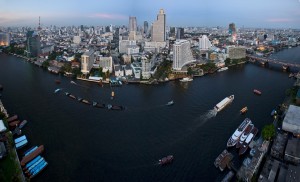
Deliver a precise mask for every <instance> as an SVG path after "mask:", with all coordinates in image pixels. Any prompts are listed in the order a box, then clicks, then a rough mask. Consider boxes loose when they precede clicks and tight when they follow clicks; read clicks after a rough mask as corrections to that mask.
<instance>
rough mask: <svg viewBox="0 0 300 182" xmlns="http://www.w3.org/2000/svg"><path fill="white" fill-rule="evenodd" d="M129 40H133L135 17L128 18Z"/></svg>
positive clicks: (135, 28) (135, 26) (135, 27)
mask: <svg viewBox="0 0 300 182" xmlns="http://www.w3.org/2000/svg"><path fill="white" fill-rule="evenodd" d="M128 29H129V40H135V36H136V30H137V24H136V17H134V16H130V17H129V26H128Z"/></svg>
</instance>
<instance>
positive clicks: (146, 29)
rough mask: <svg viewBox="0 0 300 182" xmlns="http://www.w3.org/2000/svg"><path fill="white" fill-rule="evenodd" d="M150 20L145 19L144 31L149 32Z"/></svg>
mask: <svg viewBox="0 0 300 182" xmlns="http://www.w3.org/2000/svg"><path fill="white" fill-rule="evenodd" d="M148 26H149V25H148V22H147V21H144V33H147V32H148Z"/></svg>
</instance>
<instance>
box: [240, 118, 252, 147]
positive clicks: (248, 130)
mask: <svg viewBox="0 0 300 182" xmlns="http://www.w3.org/2000/svg"><path fill="white" fill-rule="evenodd" d="M253 127H254V125H253V124H249V125H248V126H247V128H246V129H245V131H244V132H243V134H242V136H241V137H240V139H239V142H237V143H236V148H240V147H241V146H242V145H243V143H244V141H245V140H246V138H247V137H248V135H249V134H250V132H251V131H252V129H253Z"/></svg>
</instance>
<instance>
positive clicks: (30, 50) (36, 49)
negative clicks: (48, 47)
mask: <svg viewBox="0 0 300 182" xmlns="http://www.w3.org/2000/svg"><path fill="white" fill-rule="evenodd" d="M26 36H27V45H26V49H27V56H29V57H37V56H38V55H39V54H40V53H41V41H40V36H39V35H38V34H37V32H34V31H28V32H27V35H26Z"/></svg>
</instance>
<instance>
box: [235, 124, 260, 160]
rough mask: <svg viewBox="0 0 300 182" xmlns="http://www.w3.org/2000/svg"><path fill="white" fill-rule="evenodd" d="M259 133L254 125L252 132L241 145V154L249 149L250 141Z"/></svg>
mask: <svg viewBox="0 0 300 182" xmlns="http://www.w3.org/2000/svg"><path fill="white" fill-rule="evenodd" d="M257 133H258V129H257V128H256V127H253V129H252V130H251V133H250V134H249V135H248V137H247V138H246V140H245V141H244V143H243V145H242V146H241V147H240V150H239V155H243V154H244V153H245V152H246V151H247V149H248V147H249V144H250V142H251V141H252V140H253V139H254V137H255V136H256V134H257Z"/></svg>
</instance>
